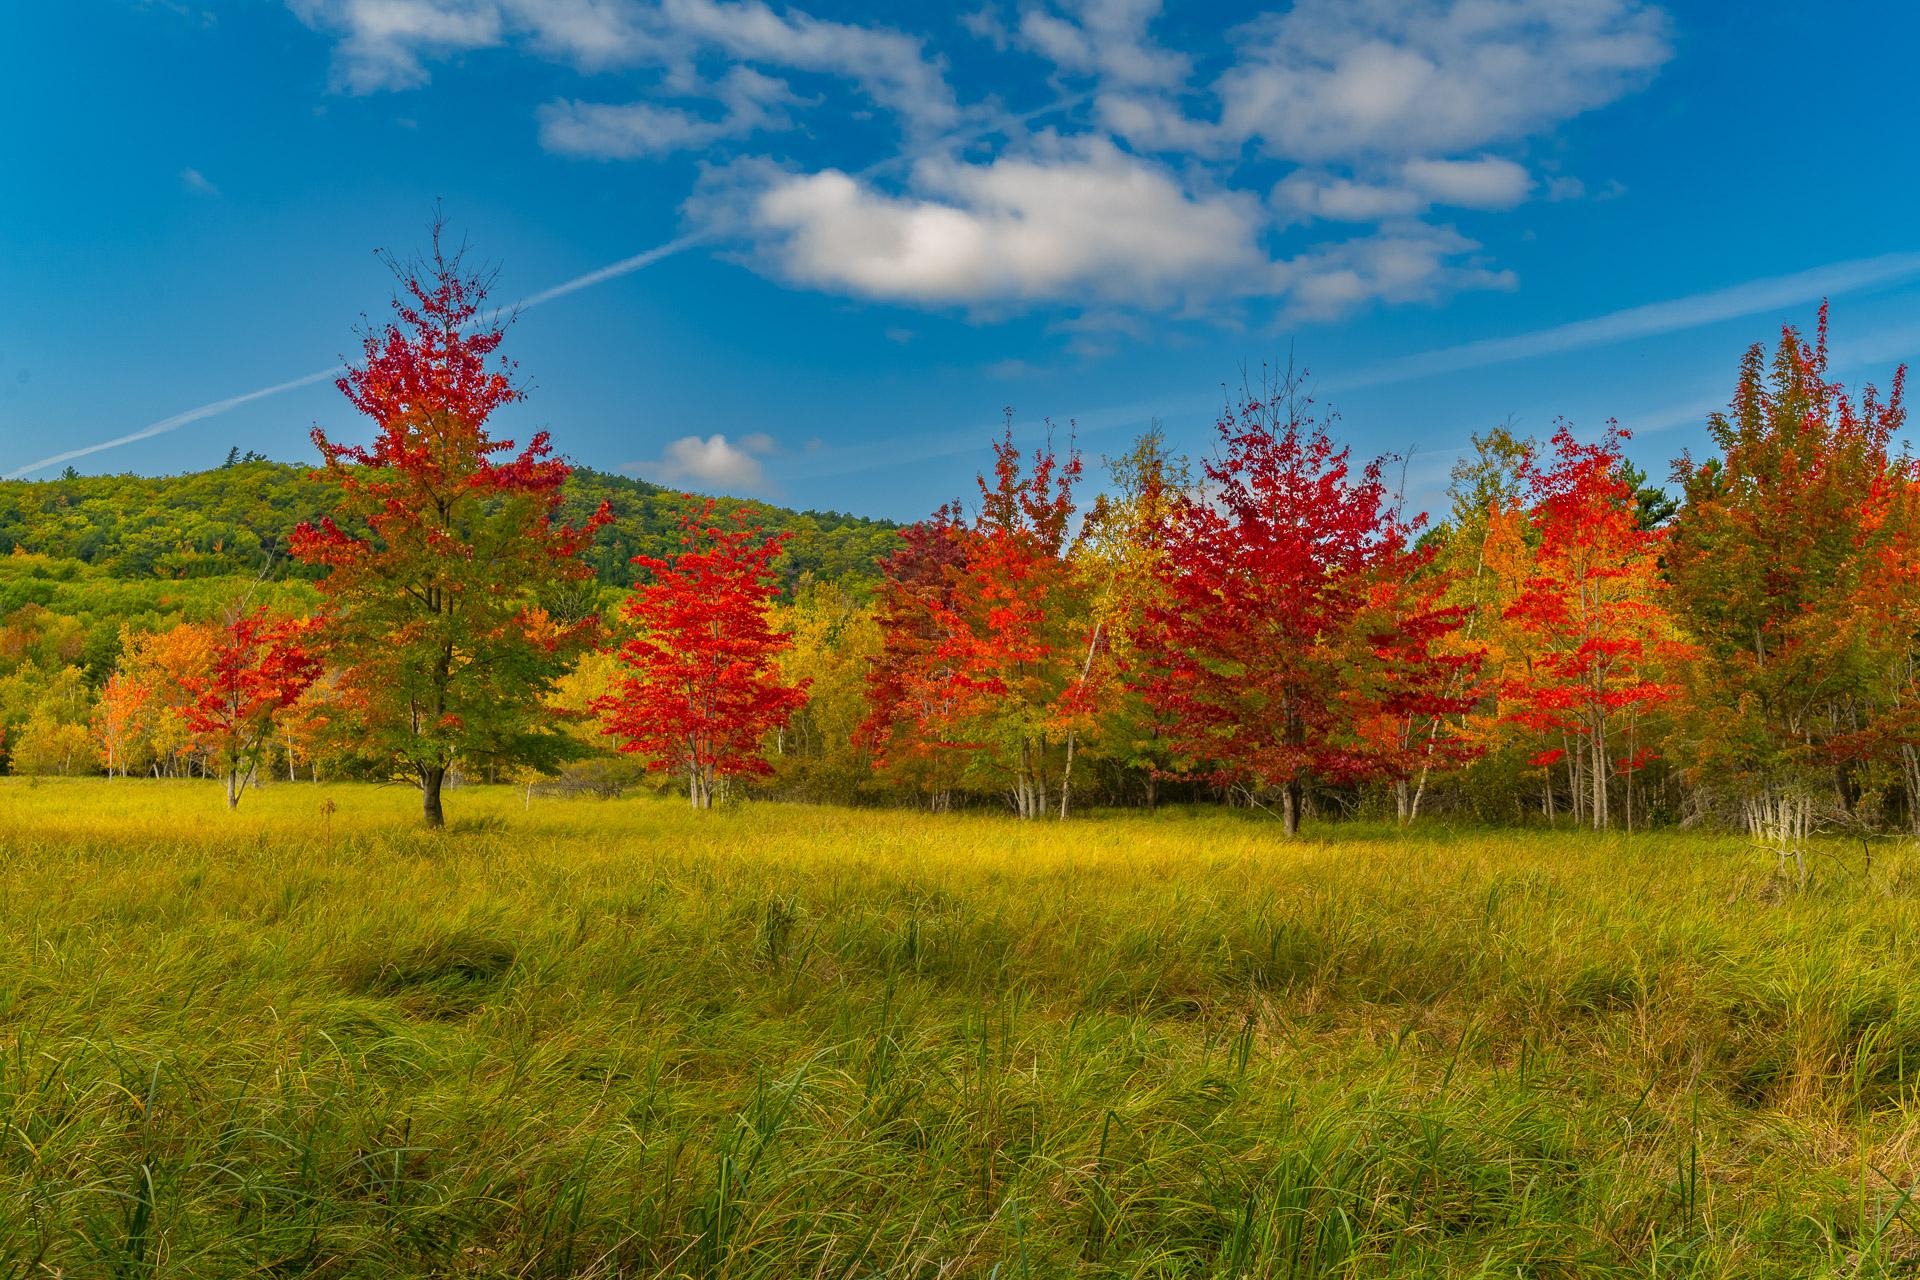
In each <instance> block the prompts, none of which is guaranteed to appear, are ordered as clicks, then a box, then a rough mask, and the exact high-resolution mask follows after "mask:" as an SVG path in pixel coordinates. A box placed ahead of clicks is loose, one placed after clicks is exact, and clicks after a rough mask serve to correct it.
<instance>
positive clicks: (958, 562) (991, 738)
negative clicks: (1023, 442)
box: [867, 424, 1104, 818]
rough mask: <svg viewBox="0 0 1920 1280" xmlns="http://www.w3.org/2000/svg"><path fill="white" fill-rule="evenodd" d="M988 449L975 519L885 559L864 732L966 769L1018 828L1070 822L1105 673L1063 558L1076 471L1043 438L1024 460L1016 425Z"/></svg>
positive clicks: (1073, 456)
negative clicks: (1078, 763) (879, 639)
mask: <svg viewBox="0 0 1920 1280" xmlns="http://www.w3.org/2000/svg"><path fill="white" fill-rule="evenodd" d="M993 450H994V465H993V470H992V473H991V475H987V474H982V475H980V476H979V477H978V480H977V483H978V486H979V491H980V507H979V511H978V514H977V515H976V516H975V518H974V521H973V523H972V524H971V525H961V524H960V523H959V522H958V519H957V517H956V515H955V514H954V512H953V510H952V509H951V508H943V509H942V511H941V512H940V513H938V514H937V515H936V517H935V519H934V521H932V522H930V523H929V524H928V525H925V526H922V527H921V528H920V529H919V530H917V531H914V532H913V533H912V534H911V535H910V541H909V542H908V544H907V546H906V547H904V548H903V549H902V551H901V552H899V553H897V554H896V556H895V557H893V558H891V559H890V560H889V561H887V562H884V563H883V566H882V568H883V570H885V571H886V572H887V574H888V587H887V589H886V591H885V593H884V597H883V606H882V614H881V623H882V627H883V629H884V634H885V637H886V638H885V640H884V641H883V645H884V647H883V651H882V654H881V658H880V661H879V662H878V663H877V664H876V666H875V668H874V672H873V679H872V681H871V682H870V685H869V692H870V695H871V697H872V702H873V714H872V716H870V717H869V720H868V730H867V731H868V733H869V734H870V735H871V736H872V737H873V738H874V739H875V740H877V741H880V742H883V743H885V744H886V745H887V746H888V747H894V746H896V745H905V746H906V747H907V748H908V751H909V752H910V753H911V754H913V755H918V756H920V757H921V758H922V759H923V760H926V761H928V762H932V759H933V758H937V755H945V756H947V757H949V758H950V759H951V760H952V763H953V766H954V767H950V768H948V769H946V770H944V771H943V772H944V774H945V775H946V778H947V779H949V780H950V779H951V778H952V777H953V775H955V774H956V773H957V772H971V773H972V774H973V775H974V776H975V777H976V778H978V779H980V780H982V781H984V782H986V783H987V784H989V785H991V786H993V787H995V788H996V789H997V788H1000V787H1004V788H1005V791H1006V793H1007V795H1008V796H1009V798H1010V800H1011V802H1012V805H1013V808H1014V810H1015V812H1017V813H1018V814H1019V815H1020V816H1021V817H1022V818H1037V817H1039V816H1041V815H1042V814H1044V813H1048V812H1056V813H1058V815H1059V816H1061V817H1065V816H1066V814H1067V811H1068V806H1069V788H1070V786H1071V782H1072V768H1073V756H1074V751H1075V747H1076V745H1077V742H1078V740H1079V736H1080V735H1081V734H1082V733H1083V732H1084V731H1086V730H1087V729H1089V728H1090V727H1091V724H1092V720H1093V708H1094V703H1095V700H1096V696H1095V695H1096V693H1097V691H1098V689H1099V686H1100V681H1099V680H1098V679H1096V676H1103V675H1104V668H1102V669H1100V670H1099V671H1096V669H1095V667H1094V664H1093V662H1092V658H1093V656H1094V649H1095V647H1096V646H1097V645H1098V632H1097V630H1096V629H1095V626H1096V624H1095V623H1094V622H1093V620H1092V618H1091V616H1090V611H1089V609H1088V603H1089V602H1088V599H1087V593H1086V592H1085V590H1084V588H1083V584H1082V583H1081V582H1080V580H1079V573H1078V570H1077V568H1076V566H1075V564H1074V562H1073V560H1072V558H1071V557H1070V555H1069V554H1068V552H1069V550H1070V544H1071V541H1072V537H1073V515H1074V510H1075V508H1074V503H1073V488H1074V485H1075V483H1076V482H1077V481H1078V479H1079V477H1080V473H1081V462H1080V457H1079V455H1078V453H1077V452H1075V451H1073V450H1071V449H1069V450H1068V451H1067V453H1066V454H1065V455H1064V456H1063V455H1060V454H1057V453H1056V452H1055V451H1054V449H1053V447H1052V444H1051V442H1048V443H1045V444H1042V445H1041V446H1040V447H1039V448H1038V449H1036V450H1035V451H1034V453H1033V455H1032V457H1031V459H1030V460H1029V459H1028V458H1026V457H1024V456H1023V455H1022V453H1021V451H1020V449H1019V446H1017V445H1016V444H1015V443H1014V440H1013V432H1012V427H1011V424H1009V426H1008V428H1007V430H1006V431H1005V432H1004V433H1003V435H1002V436H1001V438H1000V439H998V440H996V441H994V442H993ZM935 552H937V554H929V553H935ZM929 753H934V755H933V756H930V755H929ZM949 785H950V781H949Z"/></svg>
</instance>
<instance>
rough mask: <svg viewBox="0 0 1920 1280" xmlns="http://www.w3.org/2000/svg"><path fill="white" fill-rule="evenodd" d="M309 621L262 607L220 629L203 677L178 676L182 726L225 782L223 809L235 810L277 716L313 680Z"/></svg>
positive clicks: (316, 665) (315, 664)
mask: <svg viewBox="0 0 1920 1280" xmlns="http://www.w3.org/2000/svg"><path fill="white" fill-rule="evenodd" d="M313 628H314V623H313V622H312V621H310V620H306V619H293V618H272V617H269V616H268V614H267V611H266V610H265V609H264V608H261V609H255V610H253V611H252V612H250V613H242V614H239V615H238V616H237V617H235V618H234V620H233V621H232V622H230V623H228V624H227V626H226V628H225V629H224V631H223V632H222V633H221V636H220V639H219V641H218V643H217V644H216V645H215V647H214V651H213V662H212V664H211V666H210V667H209V669H208V670H207V671H206V673H205V674H194V675H187V676H183V677H182V678H181V680H180V691H181V692H182V693H183V694H184V695H185V697H186V701H185V704H184V705H183V707H182V714H183V715H184V717H185V719H186V722H187V728H188V729H189V730H190V731H191V732H192V734H193V735H194V739H195V741H196V742H197V743H198V745H199V747H200V749H201V750H202V751H204V752H206V753H207V756H208V758H209V759H210V760H212V761H213V762H214V763H215V764H216V765H217V766H218V768H219V770H220V773H221V776H223V777H224V778H225V779H226V781H227V808H229V809H233V808H237V807H239V804H240V793H241V792H242V791H244V790H246V786H247V783H248V782H249V781H250V780H251V779H252V777H253V775H254V773H255V771H256V770H257V769H258V767H259V762H260V751H261V748H262V747H264V746H265V745H266V742H267V739H268V737H269V736H270V735H271V734H272V733H273V730H274V726H275V725H276V723H277V722H278V718H279V716H280V714H281V713H282V712H284V711H285V710H286V709H287V708H289V707H291V706H292V705H293V704H294V703H295V702H297V701H299V699H300V695H301V694H303V693H305V692H306V691H307V687H308V686H309V685H311V684H312V683H313V682H314V680H315V679H317V678H318V677H319V675H320V659H319V658H317V657H315V656H314V654H313V653H312V652H310V651H309V650H308V648H307V647H306V640H307V638H308V636H309V635H311V633H312V631H313Z"/></svg>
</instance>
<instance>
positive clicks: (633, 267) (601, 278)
mask: <svg viewBox="0 0 1920 1280" xmlns="http://www.w3.org/2000/svg"><path fill="white" fill-rule="evenodd" d="M1091 96H1092V95H1091V94H1087V93H1077V94H1070V95H1068V96H1067V97H1064V98H1059V99H1056V100H1055V101H1053V102H1050V103H1048V104H1047V105H1045V106H1042V107H1036V108H1034V109H1033V110H1031V111H1027V112H1024V113H1021V114H1018V115H1005V114H1002V115H999V116H996V117H994V118H993V119H992V120H990V121H987V122H985V123H984V124H983V125H982V126H981V127H979V128H976V129H973V130H970V131H961V132H956V133H950V134H946V135H943V136H941V137H940V138H937V139H935V140H934V141H932V142H930V143H928V144H926V145H925V146H921V147H917V148H909V149H908V150H906V151H901V152H897V153H895V154H894V155H891V156H888V157H887V158H885V159H883V160H877V161H875V162H874V163H873V164H870V165H868V166H867V167H866V168H864V169H860V170H858V171H856V174H855V176H857V177H867V176H870V175H872V174H875V173H879V172H881V171H883V170H885V169H888V168H891V167H892V166H894V165H897V164H901V163H903V162H906V161H910V160H913V159H916V158H917V157H919V156H922V155H926V154H929V153H931V152H934V151H936V150H938V149H940V148H943V147H951V146H954V145H956V144H958V143H961V142H966V141H969V140H970V139H974V138H982V137H986V136H987V135H988V134H991V133H996V132H1000V131H1002V130H1004V129H1007V128H1008V127H1010V126H1014V125H1021V124H1026V123H1027V122H1028V121H1031V120H1035V119H1038V118H1039V117H1041V116H1046V115H1051V114H1053V113H1054V112H1056V111H1065V110H1067V109H1068V108H1070V107H1073V106H1075V105H1077V104H1079V103H1081V102H1084V101H1085V100H1086V99H1087V98H1089V97H1091ZM719 235H720V232H719V230H718V229H714V228H709V229H707V230H703V231H694V232H690V233H688V234H686V235H683V236H679V237H676V238H675V239H672V240H669V241H667V242H666V243H665V244H661V245H655V246H654V247H653V248H651V249H647V250H645V251H643V252H641V253H636V254H634V255H633V256H632V257H628V258H622V259H620V261H618V262H614V263H610V264H608V265H607V266H604V267H601V268H599V269H597V270H594V271H589V272H587V273H586V274H585V275H581V276H575V277H574V278H573V279H571V280H565V281H562V282H561V283H559V284H556V285H554V286H553V287H552V288H548V289H542V290H540V292H538V293H533V294H528V295H527V296H526V297H524V298H522V299H520V300H519V301H518V302H516V303H514V304H512V305H511V306H507V307H502V308H501V309H500V311H499V312H496V313H495V314H496V315H511V314H512V313H514V312H516V311H527V310H531V309H532V308H534V307H537V306H541V305H542V304H544V303H548V302H552V301H554V300H555V299H557V298H564V297H566V296H567V295H568V294H571V293H578V292H579V291H580V290H582V289H591V288H592V287H593V286H594V285H597V284H605V283H606V282H607V281H609V280H617V279H619V278H620V277H621V276H624V275H630V274H632V273H633V272H635V271H639V270H642V269H643V268H646V267H650V266H652V265H653V264H654V263H656V262H659V261H661V260H662V259H665V258H671V257H673V256H674V255H675V254H679V253H684V252H686V251H687V250H688V249H691V248H694V247H695V246H697V245H700V244H703V243H705V242H706V241H709V240H713V239H717V238H718V237H719ZM345 369H346V366H345V365H338V364H336V365H334V366H332V367H331V368H327V369H321V370H318V371H317V372H314V373H309V374H303V375H302V376H300V377H298V378H293V379H290V380H289V381H286V382H277V383H275V384H274V385H273V386H270V387H262V388H260V389H259V390H258V391H247V392H243V393H242V394H240V395H237V396H228V397H227V398H226V399H225V400H215V401H213V402H212V403H211V404H203V405H201V406H199V407H198V408H195V409H188V410H186V411H184V412H182V413H176V414H174V415H173V416H172V417H170V418H162V419H160V421H158V422H152V423H148V424H147V425H146V426H144V427H142V428H140V429H139V430H138V431H130V432H128V433H127V434H126V435H124V436H115V437H114V438H113V439H111V440H102V441H100V442H99V443H98V444H90V445H84V446H82V447H81V448H78V449H69V450H67V451H66V452H65V453H56V454H54V455H53V456H51V457H47V458H42V459H40V460H39V461H38V462H29V463H28V464H27V465H25V466H24V467H17V468H15V469H14V470H12V471H9V472H7V473H6V474H5V475H4V476H0V480H19V479H23V478H25V477H26V476H29V475H32V474H33V473H34V472H36V471H43V470H45V469H46V468H48V467H57V466H59V465H60V464H61V463H63V462H72V461H73V460H74V459H75V458H85V457H87V456H89V455H91V454H95V453H104V452H106V451H107V450H108V449H118V448H119V447H120V446H121V445H123V444H132V443H134V442H135V441H136V440H150V439H152V438H153V437H154V436H160V435H165V434H166V433H167V432H169V431H177V430H179V429H180V428H181V427H184V426H186V425H188V424H189V423H194V422H198V421H200V420H201V419H202V418H211V417H213V416H214V415H215V414H220V413H225V412H227V410H229V409H237V408H239V407H240V406H241V405H243V404H248V403H250V402H252V401H254V400H260V399H263V398H265V397H267V396H274V395H279V394H280V393H281V392H283V391H293V390H296V389H298V388H300V387H306V386H311V385H313V384H314V383H316V382H321V381H324V380H325V379H328V378H335V377H338V376H339V375H340V374H341V373H343V372H344V371H345Z"/></svg>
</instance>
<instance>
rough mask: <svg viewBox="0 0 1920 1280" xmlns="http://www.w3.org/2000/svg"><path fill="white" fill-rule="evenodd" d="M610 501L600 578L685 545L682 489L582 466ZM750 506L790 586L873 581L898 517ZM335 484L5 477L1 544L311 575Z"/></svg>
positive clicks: (179, 574) (146, 571)
mask: <svg viewBox="0 0 1920 1280" xmlns="http://www.w3.org/2000/svg"><path fill="white" fill-rule="evenodd" d="M602 501H605V502H607V503H608V504H609V505H610V506H611V507H612V509H613V512H614V523H613V524H612V525H610V526H608V527H607V528H606V529H605V530H603V531H602V532H601V534H600V536H599V537H598V538H597V539H596V540H595V542H594V545H593V548H592V550H591V551H590V552H589V554H588V560H589V561H590V562H591V563H592V565H593V568H594V572H595V574H596V575H597V576H598V578H599V580H600V582H601V584H602V585H603V586H607V587H625V586H627V585H629V584H630V583H631V582H632V581H633V569H632V566H631V565H630V563H629V562H630V561H631V560H632V558H633V557H634V556H636V555H643V554H644V555H664V554H666V553H668V552H670V551H671V550H673V549H674V548H675V547H676V546H677V545H678V542H677V534H676V529H677V522H678V518H679V513H680V511H681V510H682V509H683V508H684V505H685V499H684V498H683V497H682V496H681V493H680V491H679V490H676V489H668V488H664V487H662V486H660V485H657V484H652V483H650V482H648V481H645V480H637V479H633V478H631V477H628V476H621V475H614V474H611V473H608V472H604V471H595V470H593V469H591V468H587V467H576V468H575V470H574V473H573V476H572V478H571V479H570V480H569V481H568V485H567V497H566V508H565V510H566V514H567V517H568V518H569V519H572V520H580V519H584V518H585V517H586V516H587V514H588V513H590V512H591V511H593V510H594V509H595V508H596V507H597V506H599V504H600V503H601V502H602ZM722 504H723V506H726V507H728V508H731V507H733V506H736V505H737V506H741V507H745V508H747V509H748V510H750V511H751V512H752V513H753V517H754V519H755V520H757V521H758V522H759V523H760V524H761V525H762V526H763V527H765V528H766V529H767V531H768V532H784V533H790V534H792V535H793V536H792V538H791V539H790V541H789V542H788V544H787V550H786V554H785V555H784V556H783V557H782V558H781V561H780V566H779V569H780V574H781V578H782V585H783V587H791V586H792V585H793V584H794V583H795V582H797V581H799V580H800V579H801V578H802V577H803V576H806V575H812V576H813V577H815V578H820V579H828V580H837V581H845V582H849V583H851V584H856V585H865V584H868V583H871V582H872V581H873V580H874V579H875V577H876V576H877V570H876V569H875V567H874V561H875V560H876V559H878V558H879V557H881V556H884V555H886V554H887V553H888V552H889V551H890V550H891V549H892V546H893V541H894V538H895V536H896V535H897V533H898V531H899V528H900V526H899V525H897V524H895V523H894V522H892V521H888V520H872V519H868V518H866V517H863V516H855V515H848V514H844V513H842V512H838V511H796V510H793V509H791V508H787V507H780V506H775V505H773V504H771V503H766V502H759V501H755V500H752V499H746V498H739V499H732V498H728V499H722ZM326 507H327V487H326V485H325V484H323V483H322V482H320V481H318V480H315V479H313V478H312V477H311V474H310V469H309V468H307V467H302V466H296V465H293V464H291V463H282V462H271V461H267V460H263V459H259V458H255V457H251V456H249V457H238V456H235V457H232V458H230V459H229V461H228V464H227V465H225V466H221V467H216V468H213V469H212V470H208V471H193V472H186V473H183V474H181V475H174V476H138V475H131V474H123V475H113V476H78V475H67V476H63V477H61V478H60V479H56V480H7V481H0V555H8V554H12V553H13V552H14V551H16V550H18V551H20V552H23V553H28V554H37V555H45V556H49V557H53V558H55V559H60V560H75V561H79V562H80V563H82V564H85V565H88V566H91V567H92V568H93V569H94V570H95V571H96V572H102V573H105V574H106V575H108V576H111V577H115V578H131V579H152V578H161V579H185V578H205V577H226V576H231V575H236V574H246V575H249V576H252V575H258V574H259V573H261V571H262V570H263V569H264V568H267V567H268V566H269V565H271V566H272V568H271V570H270V573H271V576H275V577H279V576H290V577H311V576H314V575H312V574H311V573H309V572H308V571H307V570H306V569H305V567H304V566H301V565H298V564H294V563H289V562H288V560H287V557H286V554H285V549H286V543H287V538H288V535H289V534H291V532H292V531H293V528H294V526H295V525H297V524H299V523H300V522H301V521H303V520H310V519H313V518H314V517H316V516H318V515H320V514H323V513H324V511H325V510H326Z"/></svg>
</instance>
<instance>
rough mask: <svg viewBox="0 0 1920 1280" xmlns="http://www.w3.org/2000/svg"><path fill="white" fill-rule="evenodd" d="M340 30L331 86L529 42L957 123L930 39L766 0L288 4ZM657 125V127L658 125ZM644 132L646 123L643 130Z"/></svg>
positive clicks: (340, 0)
mask: <svg viewBox="0 0 1920 1280" xmlns="http://www.w3.org/2000/svg"><path fill="white" fill-rule="evenodd" d="M287 4H288V7H289V8H291V9H292V10H293V12H294V14H295V15H296V16H297V17H299V18H300V20H301V21H302V22H304V23H306V24H307V25H308V26H310V27H312V28H313V29H315V30H317V31H323V32H327V33H329V34H331V35H333V36H334V37H335V38H336V40H337V44H336V46H335V50H334V75H333V78H334V87H335V88H337V89H341V90H344V91H346V92H349V93H361V94H364V93H375V92H379V91H381V90H388V89H412V88H417V87H419V86H420V85H423V84H425V83H426V82H427V80H428V78H429V74H430V73H429V71H428V67H427V64H428V63H429V62H430V61H433V60H437V59H442V58H447V57H451V56H455V55H458V54H461V53H466V52H470V51H473V50H477V49H488V48H494V47H498V46H502V45H507V44H510V43H513V42H516V41H518V42H524V43H525V44H526V45H528V46H529V47H531V48H532V49H533V50H534V51H535V52H537V53H540V54H542V55H544V56H547V57H550V58H557V59H559V60H561V61H565V62H568V63H571V64H573V65H575V66H577V67H579V68H580V69H582V70H585V71H597V70H605V69H608V68H613V67H628V66H657V67H663V68H666V69H667V70H668V72H669V75H670V77H671V76H674V75H683V74H684V70H685V68H686V67H688V66H690V65H691V64H692V62H693V60H694V59H695V58H696V57H697V56H698V55H699V54H700V53H701V52H702V51H718V52H720V53H723V54H726V55H729V56H731V57H733V58H736V59H739V60H741V61H744V62H752V63H759V64H762V65H766V66H772V67H784V68H788V69H791V70H795V71H806V72H814V73H819V74H822V75H829V76H837V77H841V78H843V79H846V80H849V81H851V82H853V83H855V84H857V85H859V86H860V87H861V88H862V89H863V90H864V91H865V92H866V93H867V94H868V96H870V97H871V98H872V99H873V100H874V101H875V102H876V103H878V104H879V105H881V106H882V107H885V108H887V109H888V110H890V111H893V112H896V113H898V114H899V115H900V116H901V117H903V118H904V119H905V120H907V121H908V122H909V123H910V124H911V125H913V126H914V127H915V128H917V129H922V130H926V129H941V128H945V127H947V126H949V125H950V124H952V123H953V122H954V120H955V119H956V118H957V117H958V108H957V107H956V105H955V102H954V97H953V91H952V89H951V88H950V87H949V86H948V85H947V83H946V78H945V73H944V71H943V70H942V68H941V66H940V64H939V63H938V62H937V60H933V59H929V58H928V57H927V56H926V53H925V49H924V47H923V42H922V41H921V40H920V39H918V38H917V37H914V36H909V35H905V34H903V33H901V32H898V31H893V30H890V29H887V28H883V27H877V26H876V27H864V26H857V25H854V24H851V23H843V22H831V21H827V20H825V19H820V18H815V17H812V16H810V15H808V14H806V13H803V12H800V11H799V10H796V9H787V10H785V11H784V12H775V11H774V10H773V9H772V8H770V7H769V6H768V5H766V4H765V3H763V0H657V2H655V0H287ZM656 123H657V122H656ZM645 127H646V126H645V125H643V126H642V128H645Z"/></svg>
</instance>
